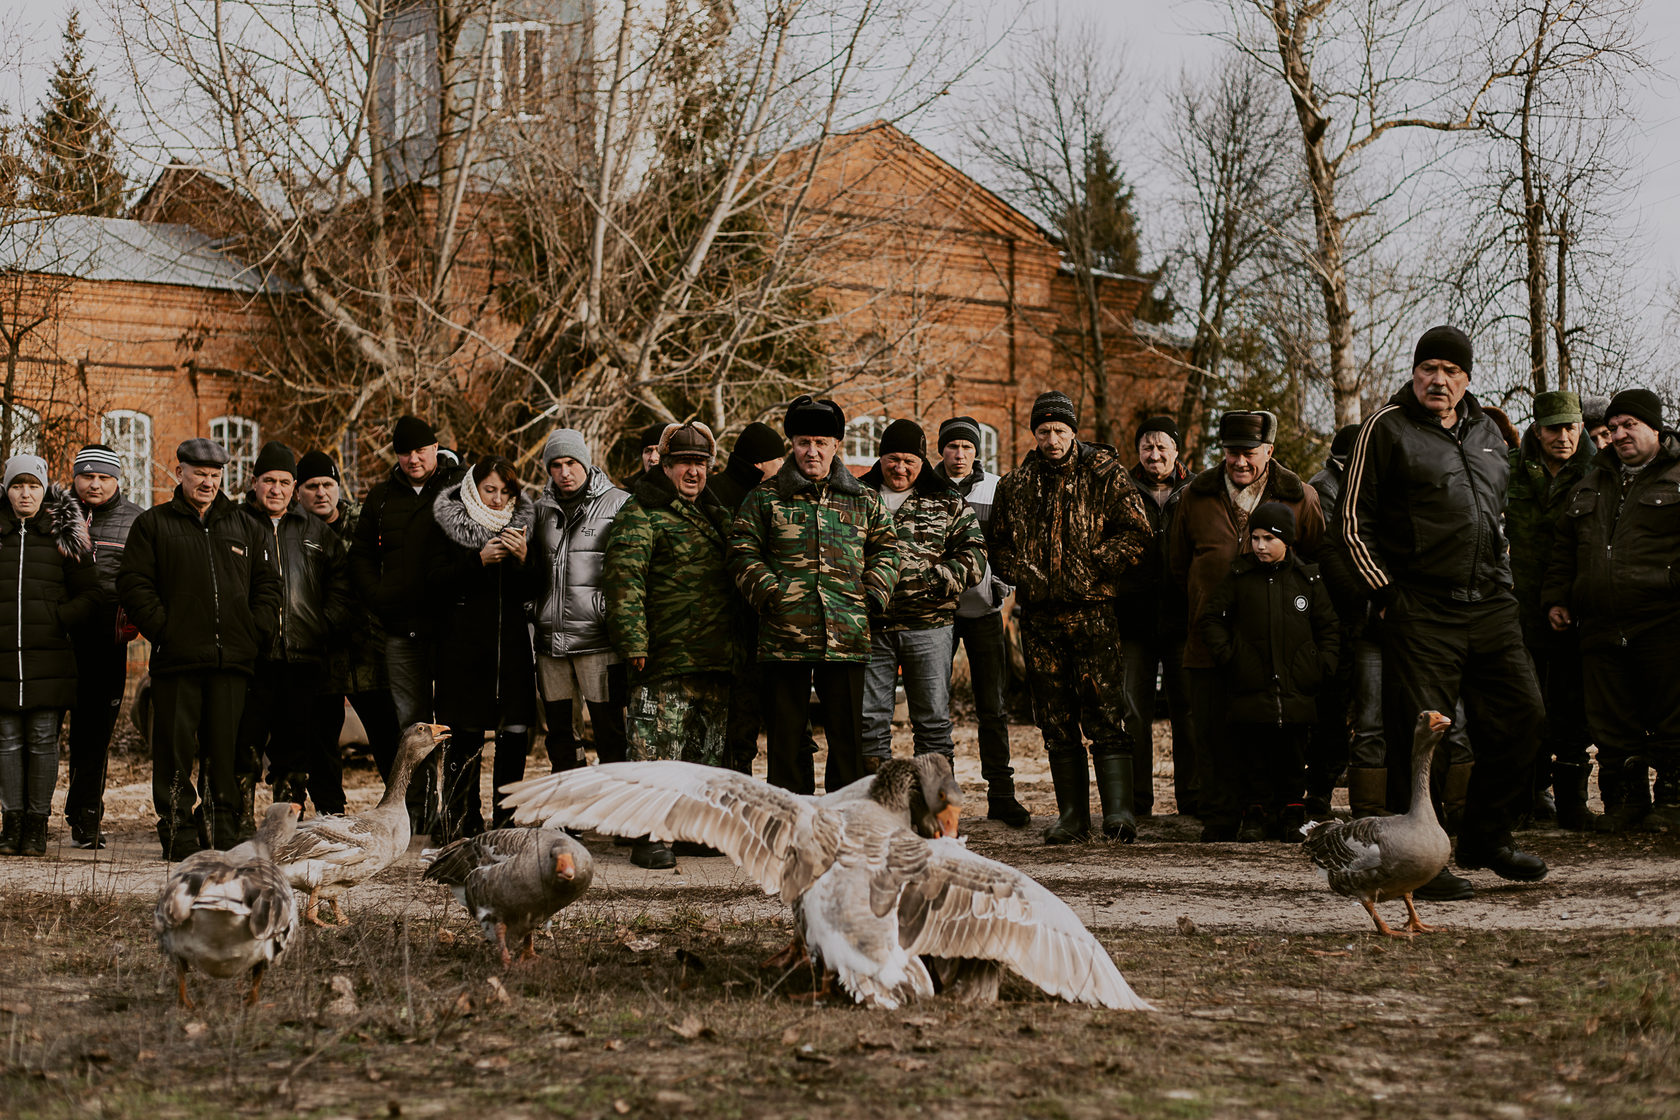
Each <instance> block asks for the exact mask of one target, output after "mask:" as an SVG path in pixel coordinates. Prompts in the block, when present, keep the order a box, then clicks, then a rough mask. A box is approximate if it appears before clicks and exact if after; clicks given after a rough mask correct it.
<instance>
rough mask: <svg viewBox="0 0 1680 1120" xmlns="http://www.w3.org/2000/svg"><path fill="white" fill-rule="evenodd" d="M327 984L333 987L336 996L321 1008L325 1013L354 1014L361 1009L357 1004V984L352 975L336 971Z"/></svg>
mask: <svg viewBox="0 0 1680 1120" xmlns="http://www.w3.org/2000/svg"><path fill="white" fill-rule="evenodd" d="M327 986H328V987H329V988H331V989H332V992H333V996H334V998H333V999H332V1000H331V1001H330V1002H329V1003H328V1004H327V1006H326V1007H324V1008H322V1009H321V1013H322V1014H323V1015H334V1016H340V1017H343V1016H348V1015H354V1014H355V1013H356V1012H357V1011H359V1010H361V1009H360V1008H359V1007H357V1006H356V985H355V982H354V981H352V980H351V979H350V977H348V976H346V975H344V974H343V973H335V974H334V975H333V977H332V978H331V979H330V980H328V981H327Z"/></svg>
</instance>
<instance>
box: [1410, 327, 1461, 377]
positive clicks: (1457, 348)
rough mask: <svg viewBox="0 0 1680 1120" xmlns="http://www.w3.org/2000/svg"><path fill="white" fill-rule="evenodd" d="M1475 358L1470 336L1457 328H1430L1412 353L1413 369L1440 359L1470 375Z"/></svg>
mask: <svg viewBox="0 0 1680 1120" xmlns="http://www.w3.org/2000/svg"><path fill="white" fill-rule="evenodd" d="M1474 356H1475V351H1474V348H1473V347H1471V345H1470V336H1469V335H1467V334H1465V333H1464V332H1463V331H1461V330H1459V329H1458V328H1457V327H1449V326H1439V327H1430V328H1429V329H1428V330H1426V331H1424V332H1423V337H1422V338H1420V339H1418V343H1417V349H1416V350H1414V351H1412V368H1413V369H1416V368H1417V367H1419V366H1421V365H1422V364H1423V363H1424V362H1427V361H1430V360H1431V359H1434V358H1439V359H1442V360H1444V361H1448V362H1451V363H1452V364H1453V365H1455V366H1457V367H1458V368H1459V369H1461V370H1463V371H1464V372H1465V373H1469V372H1470V362H1471V359H1472V358H1473V357H1474Z"/></svg>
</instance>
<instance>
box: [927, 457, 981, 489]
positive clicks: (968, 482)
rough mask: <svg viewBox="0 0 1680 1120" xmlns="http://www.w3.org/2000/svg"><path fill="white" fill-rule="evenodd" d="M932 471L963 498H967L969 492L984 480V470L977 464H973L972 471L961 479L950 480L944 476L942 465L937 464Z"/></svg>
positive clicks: (949, 477)
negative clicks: (937, 473)
mask: <svg viewBox="0 0 1680 1120" xmlns="http://www.w3.org/2000/svg"><path fill="white" fill-rule="evenodd" d="M933 469H934V470H935V471H937V472H939V477H940V478H943V479H944V480H945V481H946V482H949V483H950V484H951V485H952V486H953V487H954V488H955V489H956V491H957V493H959V494H961V495H962V496H963V497H965V498H966V497H968V495H969V492H970V491H972V490H973V489H974V488H975V487H976V486H978V485H980V484H981V483H982V482H984V481H985V480H986V468H984V467H982V466H981V465H980V464H979V463H975V464H974V469H973V470H971V471H969V472H968V473H967V474H965V475H963V476H962V477H961V478H952V477H951V476H950V475H948V474H946V473H945V464H944V463H940V464H938V465H937V466H935V467H934V468H933Z"/></svg>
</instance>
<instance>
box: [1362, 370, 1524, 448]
mask: <svg viewBox="0 0 1680 1120" xmlns="http://www.w3.org/2000/svg"><path fill="white" fill-rule="evenodd" d="M1388 403H1389V404H1392V405H1396V406H1398V407H1399V409H1400V411H1402V412H1404V413H1405V414H1406V415H1407V416H1409V417H1411V418H1412V419H1413V420H1415V421H1417V422H1418V423H1419V424H1422V425H1423V426H1425V427H1434V428H1440V429H1441V431H1443V432H1446V433H1448V434H1451V433H1452V431H1453V428H1459V427H1466V428H1467V427H1468V425H1472V424H1479V423H1482V422H1483V421H1486V422H1488V423H1492V421H1491V420H1489V419H1488V414H1487V413H1485V412H1483V411H1482V403H1481V402H1480V401H1478V400H1477V399H1476V394H1474V393H1472V392H1471V391H1470V390H1468V389H1466V390H1465V391H1464V396H1463V398H1461V399H1460V400H1459V402H1458V421H1459V422H1458V424H1455V425H1453V428H1441V420H1440V418H1439V417H1437V416H1436V415H1435V414H1434V413H1433V412H1431V411H1429V410H1428V409H1427V408H1425V407H1423V402H1422V401H1420V400H1418V398H1417V393H1416V392H1414V391H1413V389H1412V381H1411V378H1407V379H1406V383H1405V384H1404V385H1402V386H1400V389H1399V391H1398V392H1396V393H1395V394H1394V395H1393V396H1392V397H1390V398H1388ZM1500 442H1501V443H1503V442H1504V439H1503V438H1501V440H1500Z"/></svg>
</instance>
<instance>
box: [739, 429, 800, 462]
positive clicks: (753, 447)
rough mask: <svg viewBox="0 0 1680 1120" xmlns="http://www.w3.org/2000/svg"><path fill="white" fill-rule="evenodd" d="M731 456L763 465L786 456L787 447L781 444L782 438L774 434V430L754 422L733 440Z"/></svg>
mask: <svg viewBox="0 0 1680 1120" xmlns="http://www.w3.org/2000/svg"><path fill="white" fill-rule="evenodd" d="M731 454H732V455H739V456H740V457H741V459H742V460H743V461H744V462H748V463H764V462H768V461H769V460H771V459H780V458H781V457H782V456H784V455H786V454H787V445H786V444H784V443H783V442H782V437H781V436H779V435H777V434H776V429H774V428H772V427H771V426H770V425H768V424H761V423H759V422H758V421H757V420H754V421H753V422H752V423H751V424H748V425H747V426H746V427H745V428H742V429H741V434H740V435H739V436H737V437H736V438H735V450H734V451H733V452H731Z"/></svg>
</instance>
